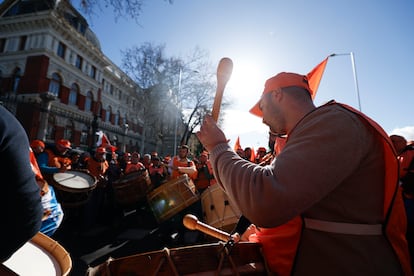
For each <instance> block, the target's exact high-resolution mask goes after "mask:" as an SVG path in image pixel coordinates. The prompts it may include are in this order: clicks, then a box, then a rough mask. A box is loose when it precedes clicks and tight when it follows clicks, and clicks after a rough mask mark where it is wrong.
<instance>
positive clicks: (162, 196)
mask: <svg viewBox="0 0 414 276" xmlns="http://www.w3.org/2000/svg"><path fill="white" fill-rule="evenodd" d="M147 200H148V204H149V206H150V207H151V210H152V212H153V214H154V216H155V218H156V219H157V222H158V223H161V222H163V221H165V220H167V219H169V218H171V217H172V216H174V215H176V214H178V213H179V212H180V211H182V210H184V209H185V208H186V207H189V206H190V205H192V204H193V203H194V202H196V201H198V200H200V197H199V195H198V193H197V192H196V189H195V186H194V182H193V181H192V180H191V179H190V178H189V177H188V175H186V174H183V175H181V176H180V177H178V178H176V179H172V180H170V181H168V182H166V183H164V184H162V185H161V186H160V187H158V188H156V189H154V190H153V191H151V192H150V193H149V194H148V195H147Z"/></svg>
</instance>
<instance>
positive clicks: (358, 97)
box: [330, 52, 362, 111]
mask: <svg viewBox="0 0 414 276" xmlns="http://www.w3.org/2000/svg"><path fill="white" fill-rule="evenodd" d="M348 55H349V56H350V57H351V63H352V72H353V74H354V84H355V90H356V94H357V99H358V109H359V111H362V109H361V98H360V96H359V88H358V79H357V73H356V67H355V58H354V53H353V52H350V53H343V54H332V55H330V57H335V56H348Z"/></svg>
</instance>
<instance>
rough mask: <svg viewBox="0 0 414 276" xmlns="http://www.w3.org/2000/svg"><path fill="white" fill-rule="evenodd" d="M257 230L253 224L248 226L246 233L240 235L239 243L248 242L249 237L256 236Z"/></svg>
mask: <svg viewBox="0 0 414 276" xmlns="http://www.w3.org/2000/svg"><path fill="white" fill-rule="evenodd" d="M257 230H258V228H257V227H256V225H254V224H250V225H249V227H247V229H246V231H244V233H243V234H242V235H241V237H240V240H241V241H249V237H250V235H252V234H256V231H257Z"/></svg>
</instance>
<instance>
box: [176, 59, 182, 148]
mask: <svg viewBox="0 0 414 276" xmlns="http://www.w3.org/2000/svg"><path fill="white" fill-rule="evenodd" d="M182 74H183V70H182V68H181V67H180V73H179V75H178V95H180V94H181V78H182ZM178 95H177V94H176V95H175V104H176V107H177V114H176V116H175V127H174V156H175V155H176V154H177V130H178V116H179V115H180V109H179V108H178Z"/></svg>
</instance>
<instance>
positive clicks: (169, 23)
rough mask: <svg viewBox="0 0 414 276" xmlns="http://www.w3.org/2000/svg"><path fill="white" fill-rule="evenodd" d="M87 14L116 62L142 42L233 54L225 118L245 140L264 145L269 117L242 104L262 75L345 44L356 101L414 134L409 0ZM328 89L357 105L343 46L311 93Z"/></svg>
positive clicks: (197, 3) (413, 20)
mask: <svg viewBox="0 0 414 276" xmlns="http://www.w3.org/2000/svg"><path fill="white" fill-rule="evenodd" d="M75 6H76V4H75ZM88 20H89V23H90V27H91V28H92V30H93V31H94V32H95V33H96V35H97V36H98V38H99V40H100V42H101V46H102V50H103V52H104V54H105V55H106V56H108V57H109V58H110V59H111V60H112V61H114V62H115V63H116V64H118V65H120V61H121V54H120V51H121V50H123V49H126V48H128V47H131V46H132V45H141V44H142V43H143V42H152V43H155V44H165V45H166V52H167V54H168V55H170V56H176V57H185V56H186V55H187V54H188V53H189V52H192V51H193V50H194V48H195V47H200V48H202V49H204V50H206V51H208V52H209V54H210V60H211V62H212V63H213V64H214V63H217V64H218V62H219V60H220V59H221V58H222V57H229V58H231V59H232V60H233V63H234V69H233V75H232V77H231V79H230V81H229V83H228V85H227V88H226V90H225V96H226V97H228V98H229V99H231V100H232V101H233V106H232V107H231V110H228V111H227V112H226V114H223V116H224V119H225V123H224V126H223V128H224V132H225V133H226V135H227V137H228V138H230V139H231V141H233V142H235V140H236V138H237V136H239V137H240V142H241V145H242V146H243V147H247V146H251V147H254V148H255V149H257V147H259V146H266V145H267V127H265V126H264V125H262V123H261V120H260V119H259V118H256V117H254V116H253V115H250V114H249V113H248V109H249V108H250V107H251V106H252V105H253V104H254V103H255V102H256V101H257V100H258V98H259V97H260V94H261V91H262V89H263V84H264V82H265V80H266V79H268V78H269V77H271V76H273V75H275V74H277V73H279V72H281V71H291V72H297V73H302V74H306V73H307V72H308V71H310V70H311V69H312V68H313V67H314V66H316V65H317V64H318V63H319V62H320V61H322V60H323V59H324V58H325V57H327V56H328V55H330V54H332V53H337V54H342V53H350V52H352V53H353V54H354V57H355V68H356V76H357V83H358V88H359V89H358V92H359V95H360V104H361V108H362V111H363V112H364V113H366V114H367V115H368V116H370V117H371V118H372V119H374V120H375V121H377V122H378V123H379V124H380V125H381V126H382V127H383V128H384V129H385V130H386V132H387V133H389V134H391V133H398V134H403V135H404V136H406V138H408V139H409V140H410V139H413V140H414V122H413V120H414V108H413V106H414V85H413V84H412V83H411V81H412V80H414V77H413V73H414V69H413V68H414V35H413V31H414V1H412V0H395V1H385V0H363V1H361V0H346V1H325V0H313V1H309V0H285V1H281V0H255V1H253V0H250V1H248V0H237V1H236V0H208V1H206V0H191V1H190V0H174V3H173V4H172V5H171V4H169V3H168V2H166V1H162V0H147V1H146V3H145V6H144V7H143V13H142V16H141V17H140V18H139V25H138V24H137V23H136V22H135V21H133V20H127V19H125V18H118V19H117V20H115V18H114V16H113V15H112V14H111V11H110V10H104V11H103V12H101V13H98V14H97V15H95V16H93V18H88ZM331 99H335V100H337V101H339V102H343V103H346V104H349V105H351V106H353V107H355V108H358V106H359V105H358V97H357V90H356V87H355V79H354V75H353V66H352V63H351V58H350V56H349V55H345V56H336V57H332V58H330V59H329V62H328V65H327V67H326V70H325V75H324V77H323V79H322V82H321V84H320V86H319V90H318V94H317V96H316V98H315V103H316V105H320V104H323V103H324V102H326V101H328V100H331ZM220 116H222V114H220Z"/></svg>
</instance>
